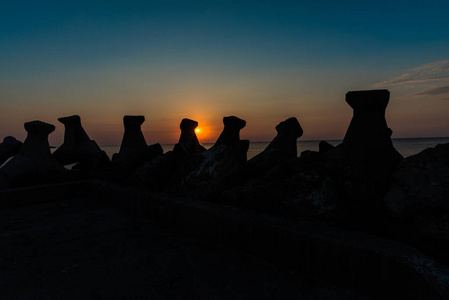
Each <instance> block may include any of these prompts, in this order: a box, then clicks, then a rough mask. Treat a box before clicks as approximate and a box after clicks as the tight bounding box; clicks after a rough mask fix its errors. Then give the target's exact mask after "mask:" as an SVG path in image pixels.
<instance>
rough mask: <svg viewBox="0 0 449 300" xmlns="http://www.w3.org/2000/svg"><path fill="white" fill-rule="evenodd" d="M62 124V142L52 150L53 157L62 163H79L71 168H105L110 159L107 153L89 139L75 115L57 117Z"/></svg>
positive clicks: (91, 169)
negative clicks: (63, 129)
mask: <svg viewBox="0 0 449 300" xmlns="http://www.w3.org/2000/svg"><path fill="white" fill-rule="evenodd" d="M58 121H59V122H61V123H62V124H64V127H65V132H64V143H63V144H62V145H61V146H60V147H59V148H58V149H56V151H55V152H53V157H54V158H55V159H56V160H57V161H59V162H60V163H61V164H63V165H68V164H74V163H79V164H78V165H76V166H74V167H73V169H79V170H81V171H83V172H88V171H93V170H107V168H108V167H109V163H110V160H109V158H108V156H107V154H106V153H105V152H104V151H102V150H101V149H100V147H98V145H97V143H96V142H95V141H94V140H91V139H90V138H89V136H88V135H87V133H86V132H85V131H84V129H83V127H82V125H81V118H80V117H79V116H77V115H73V116H69V117H63V118H59V119H58Z"/></svg>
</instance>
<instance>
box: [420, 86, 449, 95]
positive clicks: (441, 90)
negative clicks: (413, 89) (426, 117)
mask: <svg viewBox="0 0 449 300" xmlns="http://www.w3.org/2000/svg"><path fill="white" fill-rule="evenodd" d="M447 93H449V85H447V86H442V87H437V88H433V89H430V90H427V91H423V92H419V93H416V94H415V95H431V96H434V95H442V94H447Z"/></svg>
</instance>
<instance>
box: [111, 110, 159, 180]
mask: <svg viewBox="0 0 449 300" xmlns="http://www.w3.org/2000/svg"><path fill="white" fill-rule="evenodd" d="M144 121H145V117H144V116H124V117H123V124H124V127H125V133H124V135H123V139H122V144H121V145H120V151H119V153H116V154H114V155H113V156H112V166H113V173H115V174H116V175H117V176H118V177H119V178H117V179H125V178H126V177H128V176H130V175H131V174H132V173H133V172H134V171H135V170H136V169H137V168H138V167H139V166H141V165H142V164H144V163H145V162H148V161H150V160H152V159H154V158H156V157H158V156H159V155H162V153H163V150H162V147H161V145H159V144H154V145H151V146H147V143H146V141H145V138H144V136H143V133H142V131H141V129H140V126H141V125H142V123H143V122H144Z"/></svg>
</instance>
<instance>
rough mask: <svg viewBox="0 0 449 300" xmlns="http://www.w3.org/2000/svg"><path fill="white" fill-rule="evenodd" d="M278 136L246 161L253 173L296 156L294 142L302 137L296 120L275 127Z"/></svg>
mask: <svg viewBox="0 0 449 300" xmlns="http://www.w3.org/2000/svg"><path fill="white" fill-rule="evenodd" d="M276 131H277V132H278V134H277V135H276V137H275V138H274V139H273V140H272V141H271V143H270V144H269V145H268V146H267V148H265V150H264V151H262V153H259V154H258V155H256V156H255V157H253V158H252V159H250V160H249V161H248V164H249V166H250V168H252V169H253V172H254V173H260V172H261V171H262V170H267V169H269V168H271V167H273V166H275V165H276V164H278V163H281V162H283V161H285V160H288V159H295V158H296V157H297V156H298V150H297V145H296V140H297V139H298V138H299V137H301V136H302V134H303V130H302V128H301V125H299V122H298V120H297V119H296V118H294V117H292V118H289V119H287V120H285V121H283V122H281V123H279V124H278V125H277V126H276Z"/></svg>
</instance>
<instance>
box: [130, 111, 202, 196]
mask: <svg viewBox="0 0 449 300" xmlns="http://www.w3.org/2000/svg"><path fill="white" fill-rule="evenodd" d="M196 127H198V122H196V121H193V120H190V119H183V120H182V121H181V124H180V129H181V135H180V137H179V142H178V143H177V144H176V145H175V146H174V148H173V151H169V152H167V153H165V154H164V155H162V156H161V157H158V158H156V159H154V160H152V161H149V162H147V163H145V164H143V165H142V166H141V167H140V168H138V169H137V170H136V172H135V173H134V175H133V176H132V179H131V181H133V182H134V183H135V184H138V185H140V186H144V187H147V188H151V189H154V190H158V191H166V192H178V191H179V190H180V189H182V188H183V186H184V182H185V178H186V176H187V175H188V174H190V173H191V172H192V171H193V170H195V168H196V167H197V166H198V165H199V164H200V163H201V161H202V160H203V157H202V156H201V155H200V154H201V153H202V152H204V151H205V150H206V148H204V147H203V146H202V145H201V144H200V143H199V141H198V138H197V136H196V134H195V128H196Z"/></svg>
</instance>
